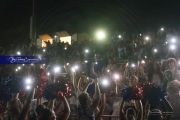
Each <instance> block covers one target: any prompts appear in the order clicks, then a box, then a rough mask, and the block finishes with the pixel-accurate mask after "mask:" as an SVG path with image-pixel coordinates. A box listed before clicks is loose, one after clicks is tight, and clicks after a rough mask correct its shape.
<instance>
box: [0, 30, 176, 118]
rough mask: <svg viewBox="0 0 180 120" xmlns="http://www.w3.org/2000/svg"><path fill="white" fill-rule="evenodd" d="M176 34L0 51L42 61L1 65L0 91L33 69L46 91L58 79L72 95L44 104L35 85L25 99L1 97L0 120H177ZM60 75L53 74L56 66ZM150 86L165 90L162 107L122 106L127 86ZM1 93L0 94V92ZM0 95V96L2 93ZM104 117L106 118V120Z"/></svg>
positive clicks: (120, 36) (143, 102)
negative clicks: (43, 58) (13, 78)
mask: <svg viewBox="0 0 180 120" xmlns="http://www.w3.org/2000/svg"><path fill="white" fill-rule="evenodd" d="M179 34H180V33H179V32H178V31H175V30H173V29H168V30H164V29H160V30H159V31H158V32H157V33H155V32H147V33H141V34H133V35H132V36H131V37H130V36H128V35H126V34H125V33H123V34H118V33H116V34H114V35H113V37H112V38H111V39H110V40H104V41H103V42H102V41H97V40H93V41H89V40H84V41H83V42H81V43H78V41H74V42H73V43H72V45H69V44H68V43H60V42H59V43H53V44H50V43H49V42H47V43H46V48H38V47H37V46H35V45H34V44H31V45H29V46H28V45H25V44H23V45H22V44H18V45H16V46H15V45H11V46H9V47H7V48H1V49H0V54H1V56H12V55H19V56H21V55H25V56H47V57H48V58H50V59H49V60H48V61H47V62H46V63H44V64H40V65H39V64H29V65H26V64H25V65H24V64H23V65H1V66H0V76H1V78H0V81H1V88H3V86H4V84H5V83H6V81H7V80H8V79H9V77H11V76H17V75H18V76H28V75H32V74H31V71H32V69H35V68H39V69H42V70H43V71H44V72H45V73H46V76H47V84H46V85H47V86H48V85H50V84H53V83H56V82H57V80H56V78H58V76H63V77H65V78H67V80H68V84H69V86H70V87H71V95H70V96H66V95H60V96H59V97H58V98H55V99H51V100H47V99H45V98H44V97H43V96H42V97H37V96H35V93H36V89H37V86H36V85H35V84H33V85H32V87H31V89H28V90H26V91H27V95H25V97H26V99H24V100H22V99H21V98H20V97H19V94H20V93H16V94H14V95H13V96H12V99H11V100H9V101H4V99H1V98H3V97H0V103H1V106H0V107H1V108H0V114H1V119H2V120H36V119H38V120H56V119H57V120H68V119H69V120H102V119H103V120H110V119H111V120H117V119H119V120H136V119H137V120H171V119H172V120H180V114H179V110H180V92H179V91H180V70H179V67H180V65H179V61H178V60H179V59H178V57H179V53H178V51H179V48H180V47H179V42H178V41H179ZM57 66H58V67H59V68H61V69H60V71H56V72H55V71H54V69H55V68H56V67H57ZM149 83H152V84H154V85H156V86H157V87H159V88H160V89H161V90H162V91H165V92H166V93H167V95H166V96H165V97H162V98H160V99H161V104H160V105H155V104H152V103H151V102H149V101H148V100H145V99H143V97H142V99H138V100H137V99H132V100H131V101H126V100H125V99H124V98H123V97H122V95H121V94H122V90H124V89H125V88H126V87H128V86H130V87H132V88H133V87H136V86H143V85H146V84H149ZM0 90H1V89H0ZM1 93H2V91H1ZM1 93H0V95H1V96H3V94H1ZM105 115H106V116H105Z"/></svg>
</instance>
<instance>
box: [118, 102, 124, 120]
mask: <svg viewBox="0 0 180 120" xmlns="http://www.w3.org/2000/svg"><path fill="white" fill-rule="evenodd" d="M124 105H125V101H122V102H121V105H120V110H119V120H125V118H124Z"/></svg>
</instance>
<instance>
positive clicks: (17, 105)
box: [7, 99, 22, 115]
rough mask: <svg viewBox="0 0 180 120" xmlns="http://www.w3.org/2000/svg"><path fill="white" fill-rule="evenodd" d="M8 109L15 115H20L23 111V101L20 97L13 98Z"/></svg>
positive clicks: (8, 104)
mask: <svg viewBox="0 0 180 120" xmlns="http://www.w3.org/2000/svg"><path fill="white" fill-rule="evenodd" d="M7 109H8V111H10V112H11V113H13V114H14V115H19V114H20V113H21V109H22V106H21V101H20V100H18V99H14V100H11V101H9V102H8V103H7Z"/></svg>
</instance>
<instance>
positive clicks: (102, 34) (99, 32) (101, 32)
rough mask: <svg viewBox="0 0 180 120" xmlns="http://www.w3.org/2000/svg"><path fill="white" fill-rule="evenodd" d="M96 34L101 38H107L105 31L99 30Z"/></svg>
mask: <svg viewBox="0 0 180 120" xmlns="http://www.w3.org/2000/svg"><path fill="white" fill-rule="evenodd" d="M96 36H97V38H98V39H99V40H102V39H104V38H105V33H104V32H103V31H98V32H97V34H96Z"/></svg>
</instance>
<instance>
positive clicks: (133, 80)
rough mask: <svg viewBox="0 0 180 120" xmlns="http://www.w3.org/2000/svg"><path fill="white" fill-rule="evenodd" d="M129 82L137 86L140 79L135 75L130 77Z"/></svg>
mask: <svg viewBox="0 0 180 120" xmlns="http://www.w3.org/2000/svg"><path fill="white" fill-rule="evenodd" d="M129 82H130V85H131V86H136V85H137V84H138V80H137V79H136V78H135V77H134V76H132V77H131V78H130V81H129Z"/></svg>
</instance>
